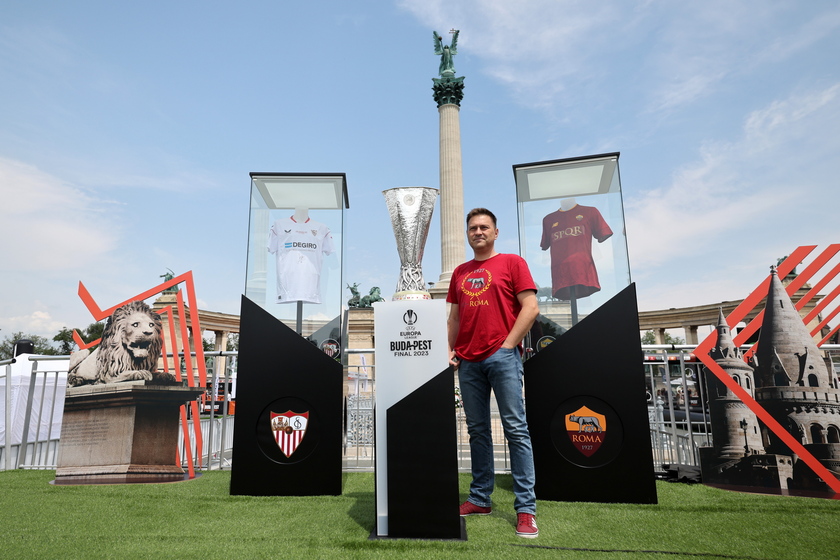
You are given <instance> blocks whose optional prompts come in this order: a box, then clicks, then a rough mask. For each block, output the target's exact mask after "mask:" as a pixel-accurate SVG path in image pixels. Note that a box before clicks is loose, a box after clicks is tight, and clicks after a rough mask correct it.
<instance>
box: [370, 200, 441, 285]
mask: <svg viewBox="0 0 840 560" xmlns="http://www.w3.org/2000/svg"><path fill="white" fill-rule="evenodd" d="M382 194H383V195H385V203H386V204H387V205H388V213H389V214H390V215H391V225H392V226H393V227H394V237H395V238H396V240H397V253H399V256H400V279H399V281H398V282H397V291H396V293H395V294H394V297H393V298H392V299H393V300H394V301H396V300H406V299H431V296H430V295H429V292H427V291H426V284H425V282H424V281H423V270H422V269H421V267H420V263H421V261H422V260H423V249H424V248H425V246H426V238H427V237H428V235H429V226H430V225H431V223H432V213H433V212H434V209H435V198H436V197H437V195H438V191H437V189H433V188H431V187H397V188H394V189H387V190H384V191H382Z"/></svg>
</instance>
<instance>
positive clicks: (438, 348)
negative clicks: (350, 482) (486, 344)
mask: <svg viewBox="0 0 840 560" xmlns="http://www.w3.org/2000/svg"><path fill="white" fill-rule="evenodd" d="M373 308H374V318H375V331H374V332H375V337H376V529H375V534H376V536H377V537H406V535H403V534H400V535H396V534H394V531H393V524H391V527H389V491H388V488H389V486H388V481H389V472H388V470H389V449H388V440H389V435H390V436H391V437H390V439H391V443H392V446H393V445H394V441H395V440H396V441H398V442H401V441H403V440H402V439H401V438H402V436H401V433H402V431H403V429H405V431H406V434H408V433H409V432H412V434H413V435H411V436H408V437H411V438H414V437H417V435H416V433H414V432H413V431H414V430H416V429H417V428H416V426H417V425H420V424H422V422H423V421H424V418H423V416H424V415H427V416H428V415H434V417H435V418H436V419H438V420H439V421H440V422H439V423H440V424H441V425H442V430H440V433H442V434H443V436H444V437H443V438H441V439H443V440H447V437H448V433H449V425H448V422H449V418H450V416H451V435H452V437H451V442H452V445H451V447H452V449H451V450H449V449H448V447H449V445H448V443H444V445H443V446H442V447H443V449H434V448H433V447H424V444H423V442H421V441H416V442H411V447H410V448H404V449H403V448H401V449H399V450H398V449H392V450H390V460H391V461H397V462H399V461H402V460H403V459H408V457H407V456H406V455H407V454H408V453H410V454H411V460H417V461H421V462H422V461H423V459H422V457H423V456H426V457H427V458H429V459H428V460H430V464H431V465H432V468H435V464H436V463H437V465H438V467H437V468H439V469H446V472H447V473H448V470H449V469H450V465H449V460H448V459H449V455H450V454H451V456H452V459H453V461H452V465H451V468H452V469H454V470H453V473H454V478H453V480H454V482H455V483H454V498H453V500H454V503H453V504H452V507H454V508H455V510H454V511H455V513H454V515H455V516H456V518H455V521H456V522H457V521H458V519H457V499H458V498H457V463H456V461H457V459H456V451H455V409H454V396H453V395H454V386H451V385H453V381H451V380H452V371H451V370H448V368H449V352H448V345H447V334H446V304H445V302H444V301H442V300H407V301H405V300H404V301H392V302H379V303H375V304H373ZM447 370H448V371H447ZM446 374H448V376H449V377H448V379H449V380H450V381H448V384H447V380H446V378H445V376H446ZM441 376H444V377H441ZM432 380H435V382H434V383H433V384H432V385H429V382H430V381H432ZM424 385H425V386H426V387H424ZM447 385H449V386H447ZM421 387H422V388H423V391H430V390H431V391H432V393H433V395H432V397H431V399H428V400H430V401H432V402H429V403H428V406H429V408H428V409H424V408H423V405H422V404H421V405H420V406H419V407H417V408H409V409H408V410H409V412H408V417H409V418H414V417H413V414H414V410H416V411H417V416H416V421H415V420H412V421H409V422H406V421H405V420H404V418H406V403H408V406H409V407H416V405H415V404H414V403H412V402H411V399H410V398H409V399H406V397H409V396H410V395H411V394H412V393H415V392H417V391H418V389H420V388H421ZM425 398H426V397H424V399H425ZM401 401H402V402H401ZM389 409H392V411H391V412H393V415H392V422H390V423H389V421H388V418H389ZM393 418H399V419H398V420H396V421H394V420H393ZM406 424H409V425H406ZM389 429H390V431H391V432H400V434H396V433H391V434H389ZM395 436H396V437H395ZM421 437H422V435H421ZM430 437H440V436H439V435H434V436H430ZM415 444H416V445H415ZM397 447H401V445H397ZM393 476H396V473H394V474H393V475H392V477H393ZM414 487H415V488H416V489H417V500H418V501H423V500H426V498H427V496H425V494H426V492H425V491H424V490H422V488H423V484H422V483H421V481H419V480H418V481H416V485H415V486H414ZM392 488H393V486H392ZM438 490H439V489H436V490H435V491H436V492H437V491H438ZM442 490H443V492H444V493H446V492H447V490H448V489H442ZM447 496H449V494H447ZM448 502H449V500H448V498H447V501H446V504H445V506H444V507H445V509H447V512H448V508H449V503H448ZM391 504H392V506H391V507H392V508H393V502H391ZM392 513H393V512H392ZM444 517H445V515H444ZM430 532H432V533H435V532H436V529H434V528H432V529H430ZM408 536H409V537H415V536H416V537H418V538H422V535H408ZM431 536H433V537H434V535H431Z"/></svg>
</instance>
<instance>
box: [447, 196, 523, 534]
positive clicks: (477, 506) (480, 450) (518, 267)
mask: <svg viewBox="0 0 840 560" xmlns="http://www.w3.org/2000/svg"><path fill="white" fill-rule="evenodd" d="M498 237H499V230H498V229H497V228H496V216H494V215H493V213H492V212H491V211H490V210H487V209H486V208H475V209H473V210H470V212H469V214H467V240H468V242H469V244H470V247H472V249H473V255H474V256H473V260H471V261H468V262H466V263H464V264H462V265H459V266H458V267H457V268H456V269H455V271H454V272H453V273H452V280H451V281H450V283H449V293H448V295H447V296H446V301H447V302H449V303H451V304H452V307H451V310H450V313H449V321H448V335H449V349H450V363H452V364H453V365H454V366H456V367H457V368H458V378H459V380H460V386H461V397H462V399H463V402H464V412H465V413H466V415H467V431H468V432H469V435H470V454H471V457H472V476H473V480H472V483H471V484H470V496H469V499H468V500H467V501H466V502H464V503H463V504H461V508H460V513H461V515H462V516H467V515H489V514H490V512H491V508H492V502H491V500H490V494H491V493H492V492H493V485H494V475H495V471H494V467H493V437H492V433H491V426H490V391H491V390H492V391H493V392H494V393H495V395H496V403H497V404H498V407H499V413H500V415H501V419H502V426H503V428H504V431H505V437H506V438H507V440H508V446H509V449H510V463H511V474H512V475H513V492H514V495H515V501H514V508H515V509H516V512H517V523H516V534H517V535H519V536H520V537H526V538H533V537H536V536H537V535H538V534H539V530H538V529H537V523H536V521H535V519H534V514H535V513H536V495H535V494H534V478H535V476H534V458H533V453H532V451H531V436H530V434H529V433H528V424H527V421H526V420H525V401H524V398H523V395H522V375H523V367H522V358H521V350H520V347H519V345H520V343H521V342H522V339H523V338H524V337H525V334H526V333H527V332H528V331H529V330H530V328H531V325H532V324H533V323H534V319H536V317H537V314H538V313H539V307H538V305H537V296H536V294H537V288H536V285H535V284H534V280H533V279H532V278H531V273H530V271H529V270H528V265H527V264H526V263H525V261H524V260H523V259H522V258H521V257H520V256H518V255H511V254H503V253H497V252H496V250H495V249H494V246H495V243H496V239H498Z"/></svg>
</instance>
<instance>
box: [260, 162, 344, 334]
mask: <svg viewBox="0 0 840 560" xmlns="http://www.w3.org/2000/svg"><path fill="white" fill-rule="evenodd" d="M250 176H251V204H250V212H249V223H248V255H247V261H246V274H245V296H246V297H247V298H248V299H250V300H251V301H253V302H254V303H256V304H257V305H259V306H260V307H262V308H263V309H265V310H266V311H267V312H268V313H270V314H271V315H273V316H274V317H276V318H277V319H278V320H280V321H282V322H283V323H285V324H286V325H287V326H288V327H290V328H292V329H294V330H295V331H296V332H297V333H298V334H301V335H302V336H307V337H310V336H312V335H313V334H314V333H316V332H317V331H318V330H319V329H321V328H322V327H325V326H326V325H328V324H329V323H330V322H331V321H333V320H334V319H335V318H336V317H340V316H341V313H342V309H343V307H344V304H343V301H342V298H343V282H344V280H343V276H344V273H343V272H344V222H345V216H344V211H345V209H347V208H349V207H350V203H349V199H348V196H347V176H346V174H344V173H262V172H252V173H251V174H250ZM295 217H297V218H298V221H295ZM302 217H303V218H305V221H304V220H301V219H300V218H302ZM291 223H301V224H304V225H303V227H301V232H302V233H300V232H299V233H298V234H299V235H301V236H305V239H306V240H307V241H311V242H307V243H306V244H305V245H306V246H307V248H309V249H314V252H313V255H314V257H313V261H312V263H309V262H306V264H307V266H312V268H311V269H309V272H310V273H311V274H312V278H316V277H317V280H316V281H317V285H316V286H314V292H313V293H312V294H311V295H307V296H298V295H295V294H291V295H289V292H286V291H285V287H286V286H287V285H289V284H290V282H286V283H285V284H284V290H282V292H283V293H282V295H281V289H280V287H279V284H280V282H279V281H278V277H279V276H280V275H278V265H279V266H280V268H281V269H283V268H284V267H285V266H286V265H287V263H283V262H281V258H282V251H283V248H284V247H286V248H290V247H291V246H292V245H291V243H293V241H292V238H289V239H286V238H284V237H278V234H280V236H282V235H283V233H282V231H283V230H278V229H277V228H278V227H281V224H282V225H288V224H291ZM272 228H274V229H275V234H274V240H275V245H276V243H277V241H278V240H279V241H280V243H282V244H283V246H284V247H279V248H278V247H276V246H272V248H271V249H272V250H274V253H271V252H270V248H269V243H270V241H271V239H272V233H271V232H272ZM287 233H288V231H287ZM309 234H311V236H312V239H311V240H309ZM292 235H294V234H292ZM330 241H331V245H332V246H331V247H330ZM330 249H331V250H330ZM310 256H312V255H310ZM315 257H318V258H315ZM319 259H320V260H319ZM282 274H284V272H283V273H281V275H282ZM318 274H319V275H318ZM299 297H305V298H309V299H303V300H301V299H297V298H299ZM283 298H286V299H283Z"/></svg>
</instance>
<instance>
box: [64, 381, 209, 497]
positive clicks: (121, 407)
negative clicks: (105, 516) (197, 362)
mask: <svg viewBox="0 0 840 560" xmlns="http://www.w3.org/2000/svg"><path fill="white" fill-rule="evenodd" d="M146 383H147V382H146V381H133V382H125V383H114V384H108V385H88V386H83V387H74V388H68V389H67V395H66V397H65V401H64V417H63V420H62V425H61V440H60V443H59V447H58V460H57V469H56V471H55V477H56V479H55V483H56V484H99V483H111V484H120V483H129V482H169V481H173V480H181V479H183V477H184V470H183V469H182V468H181V467H180V466H179V465H177V464H176V454H177V445H178V422H179V416H180V415H179V407H180V406H181V405H182V404H184V403H185V402H187V401H190V400H193V399H195V398H196V397H197V396H198V395H200V394H201V393H202V392H203V391H204V389H203V388H200V387H199V388H195V387H184V386H181V385H147V384H146Z"/></svg>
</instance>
